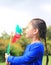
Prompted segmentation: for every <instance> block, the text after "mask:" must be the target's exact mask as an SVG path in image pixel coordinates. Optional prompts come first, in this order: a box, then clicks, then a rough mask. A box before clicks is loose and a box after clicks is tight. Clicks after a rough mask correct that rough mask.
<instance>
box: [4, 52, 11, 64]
mask: <svg viewBox="0 0 51 65" xmlns="http://www.w3.org/2000/svg"><path fill="white" fill-rule="evenodd" d="M9 56H10V54H9V55H8V54H7V53H5V59H6V61H5V62H6V65H10V63H9V62H7V59H8V57H9Z"/></svg>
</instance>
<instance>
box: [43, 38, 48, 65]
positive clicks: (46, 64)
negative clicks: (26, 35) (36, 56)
mask: <svg viewBox="0 0 51 65" xmlns="http://www.w3.org/2000/svg"><path fill="white" fill-rule="evenodd" d="M44 41H45V49H46V56H47V57H46V65H48V62H49V58H48V49H47V44H46V38H45V39H44Z"/></svg>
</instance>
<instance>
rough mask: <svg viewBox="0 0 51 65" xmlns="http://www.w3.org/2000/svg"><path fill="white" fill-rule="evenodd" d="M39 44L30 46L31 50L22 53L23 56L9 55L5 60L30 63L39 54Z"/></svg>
mask: <svg viewBox="0 0 51 65" xmlns="http://www.w3.org/2000/svg"><path fill="white" fill-rule="evenodd" d="M40 54H41V51H40V46H36V47H32V50H31V51H29V52H27V53H26V54H24V55H23V56H19V57H16V56H9V57H8V59H7V61H8V62H10V63H30V62H32V61H34V60H36V59H37V58H38V56H40Z"/></svg>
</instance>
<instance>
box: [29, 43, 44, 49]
mask: <svg viewBox="0 0 51 65" xmlns="http://www.w3.org/2000/svg"><path fill="white" fill-rule="evenodd" d="M29 46H30V47H43V48H44V44H43V43H42V42H35V43H33V44H30V45H29Z"/></svg>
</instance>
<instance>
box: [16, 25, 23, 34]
mask: <svg viewBox="0 0 51 65" xmlns="http://www.w3.org/2000/svg"><path fill="white" fill-rule="evenodd" d="M16 33H18V34H21V33H22V29H21V28H20V26H19V25H17V26H16Z"/></svg>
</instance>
